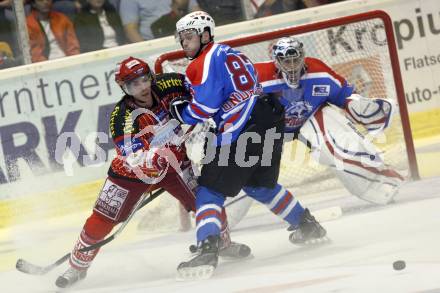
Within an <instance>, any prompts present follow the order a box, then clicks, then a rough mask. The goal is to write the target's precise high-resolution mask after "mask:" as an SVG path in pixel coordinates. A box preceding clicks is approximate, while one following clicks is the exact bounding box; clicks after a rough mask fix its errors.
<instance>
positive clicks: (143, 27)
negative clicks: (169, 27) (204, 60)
mask: <svg viewBox="0 0 440 293" xmlns="http://www.w3.org/2000/svg"><path fill="white" fill-rule="evenodd" d="M170 5H171V0H161V1H158V0H121V3H120V6H119V14H120V15H121V19H122V24H123V25H124V30H125V34H126V36H127V39H128V40H129V41H130V42H132V43H135V42H140V41H143V40H151V39H153V38H154V36H153V33H152V31H151V24H152V23H153V22H154V21H155V20H156V19H158V18H159V17H160V16H161V15H164V14H166V13H168V12H169V11H170ZM196 6H197V3H196V1H195V0H190V4H189V7H190V8H189V10H190V11H192V10H194V9H195V7H196Z"/></svg>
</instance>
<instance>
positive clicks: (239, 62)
mask: <svg viewBox="0 0 440 293" xmlns="http://www.w3.org/2000/svg"><path fill="white" fill-rule="evenodd" d="M214 27H215V24H214V20H213V19H212V17H211V16H210V15H209V14H207V13H206V12H203V11H196V12H193V13H190V14H188V15H186V16H184V17H183V18H181V19H180V20H179V21H178V22H177V24H176V28H177V37H178V40H179V42H180V44H181V45H182V48H183V50H184V52H185V54H186V56H187V57H188V58H189V59H190V60H191V62H190V64H189V65H188V67H187V70H186V76H187V81H188V86H189V87H190V90H191V91H192V98H191V99H187V98H176V99H175V100H174V101H173V102H172V103H171V108H170V112H171V113H172V115H173V116H174V117H175V118H176V119H178V120H179V121H181V122H182V123H186V124H192V125H193V124H197V123H201V122H204V121H207V120H208V119H212V120H213V121H214V122H215V130H214V131H213V132H214V133H215V138H214V139H213V142H208V143H207V145H206V148H207V152H209V150H212V149H214V150H215V156H214V157H213V159H212V160H211V161H210V162H206V163H204V165H203V166H202V170H201V176H200V177H199V179H198V183H199V187H198V190H197V194H196V209H197V211H196V225H197V227H196V233H197V244H198V249H197V252H196V255H195V256H194V257H193V258H192V259H191V260H190V261H187V262H183V263H181V264H180V265H179V267H178V276H179V277H181V278H183V279H191V278H203V277H209V276H210V275H211V274H212V272H213V270H214V268H215V267H216V266H217V262H218V246H219V241H220V238H219V232H220V230H219V228H220V226H219V211H221V208H222V206H223V205H224V201H225V197H226V196H236V195H237V194H238V193H239V191H240V190H241V189H243V190H244V191H245V192H246V193H247V194H248V195H249V196H250V197H252V198H253V199H255V200H257V201H259V202H261V203H263V204H265V205H266V206H267V207H268V208H269V209H270V210H271V211H272V212H273V213H274V214H276V215H278V216H279V217H280V218H282V219H283V220H285V221H287V222H288V223H289V224H290V230H291V231H292V232H291V234H290V237H289V239H290V240H291V241H292V242H293V243H304V242H306V241H308V240H311V239H321V238H323V237H324V236H325V235H326V231H325V229H324V228H323V227H322V226H321V225H320V224H319V223H318V222H317V221H316V220H315V219H314V217H313V216H312V215H311V214H310V212H309V211H308V209H305V208H303V207H302V206H301V204H300V203H299V202H298V201H297V200H296V199H295V198H294V196H293V195H292V194H291V193H290V192H289V191H288V190H286V189H285V188H283V187H282V186H281V185H279V184H278V183H277V180H278V175H279V167H280V160H281V151H282V145H283V134H284V110H283V107H282V105H281V104H280V103H279V101H278V99H276V98H272V97H269V96H265V95H260V93H259V89H258V86H257V85H258V82H257V77H256V73H255V69H254V66H253V64H252V62H250V60H249V59H248V58H247V57H246V56H245V55H244V54H242V53H241V52H239V51H237V50H235V49H233V48H231V47H229V46H227V45H222V44H217V43H215V42H214V40H213V39H214ZM255 159H256V160H255Z"/></svg>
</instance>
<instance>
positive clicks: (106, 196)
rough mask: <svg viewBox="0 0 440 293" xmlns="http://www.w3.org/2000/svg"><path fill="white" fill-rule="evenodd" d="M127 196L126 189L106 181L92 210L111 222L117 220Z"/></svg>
mask: <svg viewBox="0 0 440 293" xmlns="http://www.w3.org/2000/svg"><path fill="white" fill-rule="evenodd" d="M127 195H128V190H127V189H124V188H122V187H121V186H119V185H116V184H114V183H113V182H111V181H110V180H107V181H106V182H105V185H104V187H103V188H102V191H101V194H100V195H99V197H98V200H97V201H96V204H95V208H94V209H95V210H96V211H98V212H99V213H101V214H103V215H105V216H107V217H108V218H110V219H112V220H117V217H118V216H119V214H120V212H121V208H122V206H123V204H124V201H125V199H126V198H127Z"/></svg>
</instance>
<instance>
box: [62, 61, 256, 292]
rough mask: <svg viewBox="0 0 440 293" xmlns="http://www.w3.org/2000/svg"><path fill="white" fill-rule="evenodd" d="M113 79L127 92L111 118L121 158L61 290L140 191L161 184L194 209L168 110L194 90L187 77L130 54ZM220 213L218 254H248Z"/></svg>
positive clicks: (177, 130) (77, 276)
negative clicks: (160, 70)
mask: <svg viewBox="0 0 440 293" xmlns="http://www.w3.org/2000/svg"><path fill="white" fill-rule="evenodd" d="M115 79H116V82H117V83H118V84H119V85H120V86H121V88H122V89H123V91H124V92H125V95H124V96H123V97H122V99H121V100H120V101H119V102H118V103H117V104H116V106H115V108H114V110H113V112H112V113H111V116H110V133H111V136H112V138H113V140H114V143H115V146H116V151H117V157H116V158H114V159H113V161H112V163H111V167H110V168H109V171H108V177H107V179H106V181H105V183H104V186H103V187H102V190H101V192H100V194H99V196H98V199H97V201H96V203H95V206H94V208H93V212H92V214H91V216H90V217H89V218H88V219H87V221H86V222H85V225H84V226H83V229H82V232H81V234H80V236H79V239H78V240H77V242H76V243H75V245H74V249H73V251H72V254H71V257H70V261H69V263H70V266H69V268H68V269H67V271H66V272H65V273H64V274H62V275H61V276H59V277H58V279H57V280H56V285H57V286H58V287H61V288H65V287H69V286H71V285H73V284H74V283H76V282H77V281H79V280H81V279H84V278H85V277H86V274H87V270H88V268H89V267H90V265H91V263H92V261H93V259H94V258H95V257H96V255H97V253H98V251H99V249H95V250H90V251H87V252H80V251H79V250H80V249H81V248H83V247H87V246H90V245H93V244H94V243H97V242H99V241H101V240H103V239H104V238H105V236H106V235H108V234H109V233H110V232H111V230H112V229H113V227H114V226H116V225H117V224H118V223H120V222H123V221H125V220H126V219H127V217H128V216H129V215H130V213H131V212H132V210H133V208H134V206H135V204H136V203H137V202H138V200H139V199H140V198H141V195H142V194H144V193H146V192H152V191H154V190H156V189H159V188H163V189H165V190H166V191H167V192H169V193H170V194H171V195H172V196H174V197H175V198H176V199H177V200H179V201H180V203H181V204H182V205H183V206H184V207H185V208H186V210H188V211H195V196H194V188H195V187H196V184H197V183H196V178H194V176H193V175H192V174H191V172H189V171H190V165H191V163H190V161H189V159H188V157H187V156H186V151H185V147H184V144H182V143H181V142H179V139H178V138H179V137H181V134H182V129H181V127H180V125H179V123H173V120H172V119H171V116H170V115H169V112H168V107H169V103H170V101H171V100H173V99H174V98H175V97H181V96H185V95H189V94H190V93H189V89H188V87H187V86H186V82H185V76H184V75H182V74H178V73H166V74H161V75H154V74H153V73H152V72H151V71H150V68H149V66H148V64H147V63H146V62H144V61H143V60H141V59H138V58H133V57H129V58H127V59H125V60H123V61H122V62H121V63H120V64H118V68H117V69H116V73H115ZM175 122H177V121H175ZM220 214H221V226H222V234H221V248H220V256H227V257H235V258H241V257H246V256H248V255H249V254H250V248H249V247H248V246H246V245H244V244H239V243H235V242H231V241H230V238H229V231H228V225H227V221H226V213H225V211H224V209H223V210H222V211H221V212H220Z"/></svg>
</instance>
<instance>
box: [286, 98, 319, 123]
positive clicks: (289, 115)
mask: <svg viewBox="0 0 440 293" xmlns="http://www.w3.org/2000/svg"><path fill="white" fill-rule="evenodd" d="M312 110H313V106H312V105H311V104H310V103H309V102H307V101H298V102H295V103H294V104H292V105H290V106H289V107H287V108H286V113H285V116H284V122H285V124H286V128H287V129H289V128H298V127H300V126H301V125H303V124H304V122H305V121H306V120H307V118H308V117H309V115H310V113H311V112H312Z"/></svg>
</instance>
